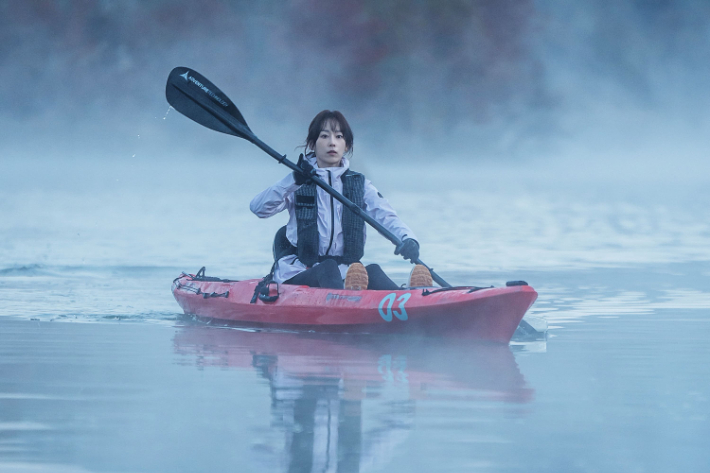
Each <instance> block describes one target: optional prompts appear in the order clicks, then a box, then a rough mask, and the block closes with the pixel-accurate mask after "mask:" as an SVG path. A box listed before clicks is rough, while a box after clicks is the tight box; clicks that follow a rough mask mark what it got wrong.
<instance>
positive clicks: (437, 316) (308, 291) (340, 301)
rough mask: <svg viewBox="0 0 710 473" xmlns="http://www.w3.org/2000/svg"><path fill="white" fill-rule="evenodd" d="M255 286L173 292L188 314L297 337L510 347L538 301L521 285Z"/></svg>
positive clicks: (196, 279)
mask: <svg viewBox="0 0 710 473" xmlns="http://www.w3.org/2000/svg"><path fill="white" fill-rule="evenodd" d="M260 282H261V280H259V279H250V280H244V281H230V280H223V279H218V278H212V277H205V276H204V275H202V274H200V273H198V275H197V276H195V275H188V274H184V273H183V274H182V275H181V276H180V277H178V278H177V279H175V281H174V282H173V286H172V291H173V295H174V296H175V299H176V300H177V302H178V304H180V307H182V309H183V311H184V312H185V313H186V314H190V315H196V316H198V317H202V318H208V319H219V320H224V321H230V322H234V323H236V324H238V325H240V326H246V327H250V326H251V327H270V328H282V329H290V330H294V329H295V330H299V331H308V330H315V331H325V332H338V333H342V332H346V333H353V332H365V333H420V334H427V335H446V336H450V337H460V338H467V339H479V340H489V341H495V342H502V343H508V342H509V341H510V338H511V337H512V336H513V333H514V332H515V329H516V328H517V327H518V324H519V323H520V321H521V320H522V318H523V316H524V315H525V312H526V311H527V310H528V308H530V306H531V305H532V304H533V302H535V299H536V298H537V293H536V292H535V290H534V289H533V288H532V287H530V286H528V285H527V284H525V283H522V282H521V283H520V284H519V285H510V286H507V287H501V288H477V287H453V288H451V287H447V288H408V289H401V290H396V291H373V290H365V291H349V290H342V289H321V288H313V287H307V286H294V285H288V284H282V285H277V284H275V283H274V284H271V285H270V286H266V287H261V286H260V285H259V284H260Z"/></svg>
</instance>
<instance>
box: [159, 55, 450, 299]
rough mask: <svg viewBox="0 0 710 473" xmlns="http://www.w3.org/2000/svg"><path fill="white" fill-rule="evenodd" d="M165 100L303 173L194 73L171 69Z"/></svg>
mask: <svg viewBox="0 0 710 473" xmlns="http://www.w3.org/2000/svg"><path fill="white" fill-rule="evenodd" d="M165 96H166V97H167V99H168V103H170V105H172V107H173V108H174V109H175V110H177V111H178V112H180V113H182V114H183V115H185V116H186V117H188V118H190V119H191V120H194V121H196V122H197V123H199V124H200V125H203V126H206V127H207V128H211V129H213V130H216V131H219V132H222V133H227V134H229V135H234V136H238V137H239V138H244V139H245V140H247V141H251V142H252V143H254V144H255V145H256V146H258V147H259V148H261V149H262V150H263V151H265V152H266V153H267V154H268V155H269V156H271V157H272V158H274V159H276V160H277V161H278V162H279V163H281V164H283V165H284V166H287V167H289V168H290V169H292V170H293V171H296V172H300V173H303V171H302V170H301V168H300V167H298V166H297V165H296V164H294V163H293V162H291V161H289V160H288V159H286V156H285V155H284V156H282V155H280V154H279V153H277V152H276V151H274V149H273V148H271V147H270V146H269V145H267V144H266V143H264V142H263V141H261V140H260V139H259V138H257V137H256V135H254V133H252V131H251V130H250V129H249V125H247V122H246V120H244V117H243V116H242V114H241V113H240V112H239V109H238V108H237V106H236V105H234V104H233V103H232V101H231V100H229V97H227V96H226V95H225V94H224V93H223V92H222V91H221V90H219V89H218V88H217V87H215V85H214V84H212V83H211V82H210V81H209V80H207V79H206V78H205V77H203V76H202V75H201V74H199V73H197V72H195V71H194V70H192V69H188V68H186V67H176V68H175V69H173V70H172V72H171V73H170V76H168V83H167V85H166V86H165ZM306 177H310V179H311V180H312V181H313V182H315V183H316V184H317V185H318V186H320V187H321V188H322V189H323V190H325V191H326V192H327V193H328V194H330V195H332V196H333V197H334V198H335V199H337V200H338V201H339V202H341V203H342V204H343V205H344V206H345V207H347V208H348V209H350V211H351V212H353V213H354V214H355V215H357V216H358V217H360V218H362V219H363V220H364V221H366V222H367V223H369V224H370V225H371V226H372V227H373V228H374V229H375V230H377V231H378V232H380V234H382V236H384V237H385V238H387V239H388V240H389V241H391V242H392V243H394V244H395V246H399V245H401V244H402V241H401V240H400V239H399V238H397V237H396V236H395V235H394V234H393V233H392V232H390V231H389V230H387V229H386V228H385V227H383V226H382V225H380V223H379V222H377V220H375V219H374V218H372V217H370V216H369V215H367V214H366V213H365V212H364V211H363V210H362V209H361V208H360V207H358V206H357V205H355V204H354V203H352V202H351V201H350V200H348V199H346V198H345V197H344V196H343V195H342V194H341V193H340V192H338V191H336V190H335V189H333V188H332V187H330V186H329V185H328V184H327V183H326V182H325V181H323V180H322V179H321V178H319V177H318V176H309V175H307V176H306ZM412 263H416V264H422V265H424V266H426V265H425V264H424V263H422V261H421V260H419V259H417V260H415V261H412ZM427 268H428V266H427ZM428 269H429V271H431V276H432V278H433V279H434V281H436V282H437V283H438V284H439V285H441V286H444V287H450V286H451V285H450V284H449V283H447V282H446V281H444V280H443V279H442V278H441V276H439V275H438V274H436V273H435V272H434V271H433V270H432V269H431V268H428Z"/></svg>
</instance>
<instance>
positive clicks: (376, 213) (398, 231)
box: [364, 179, 417, 240]
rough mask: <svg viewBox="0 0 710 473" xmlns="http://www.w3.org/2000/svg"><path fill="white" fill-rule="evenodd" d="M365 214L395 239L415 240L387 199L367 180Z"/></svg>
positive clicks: (412, 233)
mask: <svg viewBox="0 0 710 473" xmlns="http://www.w3.org/2000/svg"><path fill="white" fill-rule="evenodd" d="M364 200H365V212H367V214H368V215H369V216H370V217H372V218H374V219H375V220H377V222H378V223H380V224H381V225H382V226H383V227H385V228H386V229H387V230H389V231H390V232H392V233H394V234H395V236H397V238H399V239H400V240H404V239H405V238H413V239H415V240H417V237H416V235H415V234H414V232H413V231H412V229H411V228H409V227H408V226H407V225H405V224H404V222H402V220H400V219H399V217H398V216H397V212H395V211H394V209H393V208H392V206H391V205H390V203H389V202H387V199H385V198H384V197H382V195H381V194H380V193H379V192H378V191H377V189H376V188H375V186H373V185H372V182H370V180H369V179H365V196H364Z"/></svg>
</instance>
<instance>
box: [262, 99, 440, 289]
mask: <svg viewBox="0 0 710 473" xmlns="http://www.w3.org/2000/svg"><path fill="white" fill-rule="evenodd" d="M305 148H306V149H305V151H306V156H305V157H304V156H303V155H301V156H300V158H299V160H298V166H299V167H300V168H301V169H302V170H303V172H302V173H301V172H295V171H294V172H293V173H291V174H289V175H287V176H286V177H284V178H283V179H282V180H281V181H279V182H277V183H276V184H274V185H273V186H271V187H269V188H268V189H266V190H264V191H263V192H261V193H260V194H259V195H257V196H256V197H254V199H253V200H252V201H251V204H250V206H249V207H250V209H251V211H252V212H254V213H255V214H256V215H257V216H258V217H260V218H267V217H271V216H272V215H275V214H277V213H279V212H281V211H282V210H284V209H288V213H289V221H288V225H287V226H286V235H285V236H286V239H287V240H288V243H286V251H284V252H282V253H281V254H279V255H275V257H276V259H277V261H276V264H275V269H274V274H273V280H274V281H276V282H278V283H285V284H299V285H307V286H312V287H326V288H332V289H343V287H345V288H346V289H366V288H367V289H383V290H394V289H399V287H398V286H397V285H396V284H395V283H394V282H393V281H392V280H391V279H390V278H389V277H387V275H386V274H385V273H384V271H382V269H381V268H380V267H379V265H376V264H371V265H368V266H367V268H365V267H364V266H362V264H361V263H360V259H361V258H362V256H363V253H364V248H365V222H364V221H363V220H362V219H361V218H359V217H358V216H357V215H355V214H354V213H352V212H351V211H350V210H349V209H347V208H346V207H344V206H343V205H342V204H341V203H340V202H338V201H337V200H335V199H334V198H333V197H332V196H331V195H330V194H328V193H327V192H325V191H324V190H323V189H321V188H320V187H318V186H316V184H315V183H314V182H313V181H311V180H310V179H309V177H308V176H311V175H316V176H318V177H320V178H321V179H322V180H324V181H325V182H327V183H328V184H329V185H330V186H331V187H333V188H334V189H335V190H336V191H338V192H340V193H341V194H343V195H344V196H345V197H347V198H348V199H349V200H351V201H352V202H354V203H356V204H357V205H359V206H360V207H361V208H362V209H363V210H365V212H367V214H369V215H370V216H371V217H373V218H374V219H375V220H377V221H378V222H379V223H380V224H382V225H383V226H384V227H385V228H386V229H387V230H389V231H390V232H392V233H393V234H394V235H395V236H397V237H398V238H399V239H400V240H401V241H402V244H401V245H399V246H398V247H397V249H396V250H395V254H401V255H402V257H404V259H408V260H411V261H413V262H414V261H416V260H417V259H418V258H419V243H417V240H416V238H415V236H414V233H413V232H412V230H411V229H410V228H409V227H408V226H407V225H405V224H404V223H403V222H402V221H401V220H400V219H399V217H397V214H396V213H395V211H394V210H393V209H392V207H391V206H390V205H389V203H388V202H387V200H385V199H384V198H383V197H382V195H381V194H380V193H379V192H377V189H376V188H375V187H374V186H373V185H372V183H371V182H370V181H369V180H368V179H366V178H365V176H363V175H362V174H360V173H357V172H354V171H351V170H350V169H349V168H350V161H349V159H348V157H349V156H352V149H353V132H352V130H351V129H350V125H349V124H348V122H347V120H345V117H344V116H343V114H342V113H340V112H338V111H330V110H323V111H322V112H320V113H319V114H318V115H316V116H315V118H314V119H313V121H312V122H311V124H310V126H309V127H308V136H307V138H306V145H305ZM346 272H347V274H346ZM343 277H345V285H343ZM412 278H414V281H412ZM412 283H414V284H412ZM412 285H415V286H431V285H432V283H431V275H430V274H429V271H428V270H427V269H426V267H424V266H421V265H417V266H415V269H414V270H412V275H410V286H412Z"/></svg>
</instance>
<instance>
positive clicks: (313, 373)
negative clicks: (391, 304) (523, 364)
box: [174, 326, 533, 403]
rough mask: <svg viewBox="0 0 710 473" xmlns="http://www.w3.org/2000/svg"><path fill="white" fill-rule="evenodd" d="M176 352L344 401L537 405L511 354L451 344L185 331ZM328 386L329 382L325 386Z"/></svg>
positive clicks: (444, 341)
mask: <svg viewBox="0 0 710 473" xmlns="http://www.w3.org/2000/svg"><path fill="white" fill-rule="evenodd" d="M174 343H175V350H176V352H178V353H180V354H182V355H187V356H191V357H194V359H195V363H196V364H199V365H201V366H220V367H232V368H237V369H257V371H258V372H259V373H260V374H261V376H263V377H265V378H271V377H273V376H275V374H276V373H277V372H278V373H280V376H287V377H288V378H289V379H294V380H300V381H301V382H302V383H305V384H324V385H325V384H332V383H331V381H335V382H336V384H339V385H340V396H341V397H343V398H347V399H362V398H363V397H365V396H366V395H367V393H366V391H369V390H374V391H377V390H378V389H383V388H385V387H388V388H396V389H403V390H405V391H406V392H407V394H406V396H405V398H408V399H427V398H431V397H437V396H440V395H444V396H446V395H447V394H449V395H450V394H451V393H458V394H461V393H464V394H466V395H469V396H473V397H475V398H482V399H487V400H494V401H503V402H514V403H524V402H528V401H530V400H531V399H532V395H533V390H532V389H531V388H530V387H528V386H527V383H526V382H525V379H524V378H523V375H522V374H521V373H520V370H519V368H518V365H517V363H516V361H515V357H514V356H513V353H512V352H511V350H510V348H509V347H508V346H506V345H500V344H485V343H471V342H470V341H466V340H458V341H457V340H451V339H449V338H435V337H418V336H402V335H397V336H396V337H394V336H388V335H374V336H370V335H368V336H366V337H365V336H359V335H332V334H313V333H286V332H251V331H243V330H233V329H219V328H215V327H200V326H187V327H183V328H182V329H181V330H180V331H178V332H177V333H176V335H175V339H174ZM328 380H331V381H328Z"/></svg>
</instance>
